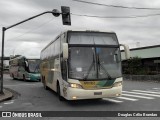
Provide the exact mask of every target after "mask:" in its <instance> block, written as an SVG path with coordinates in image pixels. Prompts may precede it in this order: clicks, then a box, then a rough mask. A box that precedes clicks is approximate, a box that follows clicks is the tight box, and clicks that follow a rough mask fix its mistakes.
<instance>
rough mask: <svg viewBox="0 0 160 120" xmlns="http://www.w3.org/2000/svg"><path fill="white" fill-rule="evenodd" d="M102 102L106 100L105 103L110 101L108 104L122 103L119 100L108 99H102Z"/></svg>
mask: <svg viewBox="0 0 160 120" xmlns="http://www.w3.org/2000/svg"><path fill="white" fill-rule="evenodd" d="M103 100H107V101H110V102H116V103H121V102H123V101H120V100H114V99H110V98H103Z"/></svg>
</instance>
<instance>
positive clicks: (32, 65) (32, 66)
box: [28, 60, 40, 73]
mask: <svg viewBox="0 0 160 120" xmlns="http://www.w3.org/2000/svg"><path fill="white" fill-rule="evenodd" d="M39 63H40V60H28V67H29V72H31V73H38V72H39Z"/></svg>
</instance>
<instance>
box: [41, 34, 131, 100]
mask: <svg viewBox="0 0 160 120" xmlns="http://www.w3.org/2000/svg"><path fill="white" fill-rule="evenodd" d="M120 46H121V45H120V44H119V42H118V39H117V36H116V34H115V33H114V32H98V31H66V32H64V33H61V34H60V35H59V36H58V37H56V39H54V40H53V41H52V42H50V43H49V44H48V45H47V46H46V47H45V48H44V49H43V50H42V51H41V58H40V59H41V65H40V71H41V79H42V82H43V85H44V88H45V89H48V88H50V89H52V90H54V91H55V92H57V94H58V96H59V99H60V100H63V99H64V98H65V99H67V100H78V99H95V98H106V97H118V96H121V94H122V65H121V53H120ZM122 46H123V47H124V48H125V53H126V58H129V49H128V46H126V45H122Z"/></svg>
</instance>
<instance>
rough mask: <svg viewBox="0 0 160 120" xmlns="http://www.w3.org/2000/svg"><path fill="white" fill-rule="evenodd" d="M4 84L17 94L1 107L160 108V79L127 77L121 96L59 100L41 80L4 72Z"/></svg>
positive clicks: (84, 109)
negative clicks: (16, 78) (137, 79)
mask: <svg viewBox="0 0 160 120" xmlns="http://www.w3.org/2000/svg"><path fill="white" fill-rule="evenodd" d="M4 86H5V87H6V88H9V89H12V90H13V91H14V94H15V95H16V97H14V98H13V99H12V100H9V101H5V102H2V103H0V110H1V111H160V105H159V101H160V83H154V82H138V81H124V87H123V95H122V97H119V98H112V99H102V100H81V101H72V102H69V101H63V102H60V101H59V100H58V98H57V96H56V94H55V93H54V92H53V91H50V90H49V91H47V90H44V88H43V86H42V83H41V82H24V81H20V80H12V79H11V78H10V77H9V76H6V75H5V80H4ZM62 118H63V117H62ZM62 118H58V119H62ZM45 119H50V118H45ZM67 119H74V118H67ZM79 119H84V118H79ZM86 119H87V118H86ZM90 119H92V120H94V119H96V118H90ZM99 119H105V118H103V117H102V118H99ZM109 119H111V120H112V119H113V118H109ZM131 119H133V118H131ZM154 119H155V118H154Z"/></svg>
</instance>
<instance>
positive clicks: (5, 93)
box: [0, 89, 13, 102]
mask: <svg viewBox="0 0 160 120" xmlns="http://www.w3.org/2000/svg"><path fill="white" fill-rule="evenodd" d="M12 97H13V93H12V92H11V91H9V90H8V89H3V93H2V94H0V102H3V101H5V100H9V99H11V98H12Z"/></svg>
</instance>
